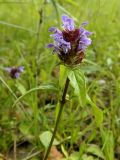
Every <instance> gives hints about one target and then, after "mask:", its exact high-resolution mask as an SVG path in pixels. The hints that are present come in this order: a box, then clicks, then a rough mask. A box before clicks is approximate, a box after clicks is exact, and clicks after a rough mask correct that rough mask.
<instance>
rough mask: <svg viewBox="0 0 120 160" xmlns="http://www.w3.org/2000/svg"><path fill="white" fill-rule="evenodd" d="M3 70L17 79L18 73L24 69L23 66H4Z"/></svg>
mask: <svg viewBox="0 0 120 160" xmlns="http://www.w3.org/2000/svg"><path fill="white" fill-rule="evenodd" d="M5 70H6V71H7V72H8V73H9V75H10V77H11V78H13V79H17V78H19V77H20V73H21V72H23V71H24V67H23V66H20V67H6V68H5Z"/></svg>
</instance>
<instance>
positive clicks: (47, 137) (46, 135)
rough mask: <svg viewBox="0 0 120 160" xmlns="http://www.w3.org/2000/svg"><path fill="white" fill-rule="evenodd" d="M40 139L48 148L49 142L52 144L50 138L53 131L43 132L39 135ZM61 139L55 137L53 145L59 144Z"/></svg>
mask: <svg viewBox="0 0 120 160" xmlns="http://www.w3.org/2000/svg"><path fill="white" fill-rule="evenodd" d="M39 138H40V141H41V143H42V144H43V146H44V147H45V148H48V146H49V144H50V140H51V138H52V133H51V132H50V131H45V132H43V133H42V134H40V135H39ZM58 144H59V141H57V140H56V139H54V141H53V145H58Z"/></svg>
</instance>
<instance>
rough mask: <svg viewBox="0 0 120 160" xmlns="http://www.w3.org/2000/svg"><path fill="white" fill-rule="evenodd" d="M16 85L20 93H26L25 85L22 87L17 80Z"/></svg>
mask: <svg viewBox="0 0 120 160" xmlns="http://www.w3.org/2000/svg"><path fill="white" fill-rule="evenodd" d="M16 87H17V88H18V90H19V91H20V92H21V93H22V94H25V93H26V89H25V87H24V86H23V85H22V84H21V83H19V82H17V84H16Z"/></svg>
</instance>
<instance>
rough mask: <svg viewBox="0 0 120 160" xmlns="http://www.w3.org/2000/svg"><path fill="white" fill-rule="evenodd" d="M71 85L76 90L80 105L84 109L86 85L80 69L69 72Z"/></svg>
mask: <svg viewBox="0 0 120 160" xmlns="http://www.w3.org/2000/svg"><path fill="white" fill-rule="evenodd" d="M68 78H69V80H70V84H71V85H72V87H73V88H74V92H75V95H76V96H78V97H79V102H80V105H81V106H82V107H83V106H85V103H86V83H85V77H84V74H83V73H82V72H81V71H80V69H73V70H68Z"/></svg>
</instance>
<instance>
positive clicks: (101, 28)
mask: <svg viewBox="0 0 120 160" xmlns="http://www.w3.org/2000/svg"><path fill="white" fill-rule="evenodd" d="M39 13H41V14H39ZM63 14H66V15H68V16H71V17H72V18H74V20H75V22H76V26H77V27H79V26H80V24H81V23H82V22H85V21H89V24H88V25H87V26H86V28H87V29H88V30H90V31H92V32H93V33H94V34H93V35H92V36H91V38H92V41H93V42H92V45H91V46H90V47H89V48H88V50H87V52H86V60H85V61H84V62H83V63H82V64H81V69H82V70H83V71H84V73H85V76H86V81H87V90H88V93H89V95H90V97H91V98H92V100H93V101H94V102H95V103H96V104H97V106H98V107H100V108H101V110H102V111H103V113H104V122H103V124H102V127H100V128H97V126H96V124H95V120H94V117H93V114H92V109H91V107H90V106H89V105H86V106H85V107H84V108H82V107H81V106H80V104H79V103H78V100H77V98H76V97H74V94H73V89H72V88H71V87H70V88H69V92H68V95H67V98H68V102H67V103H66V105H65V109H64V113H63V116H62V122H61V123H60V126H59V129H58V132H57V136H56V137H57V139H58V141H59V142H62V143H61V145H59V146H58V149H59V150H60V151H61V152H62V153H63V155H64V156H65V158H66V159H69V160H99V159H104V160H119V159H120V1H119V0H64V1H63V0H47V1H43V0H13V1H12V0H0V153H1V155H2V156H6V157H7V158H8V159H12V158H11V157H12V152H13V144H14V141H15V139H16V141H17V159H18V160H19V159H22V160H23V159H25V157H29V155H28V154H29V153H30V155H32V154H33V153H37V152H38V151H39V152H40V153H41V152H42V151H43V150H44V149H45V146H44V143H46V142H43V143H42V142H41V139H40V135H41V134H43V133H46V131H51V130H52V129H53V127H54V122H55V118H56V115H57V111H58V99H60V97H61V94H62V93H61V88H62V87H61V86H63V84H64V80H63V81H62V82H60V85H59V65H58V62H59V60H58V58H57V56H56V55H52V51H51V50H49V49H47V48H46V45H47V44H48V43H49V42H51V41H52V40H51V39H50V36H49V35H50V33H49V32H48V29H49V28H50V27H51V26H57V27H58V28H61V15H63ZM19 65H22V66H25V71H24V73H23V74H22V75H21V77H20V79H18V80H12V79H11V78H10V77H9V76H8V74H7V73H5V71H4V67H8V66H19ZM63 79H64V78H63ZM43 84H44V85H48V88H49V85H51V84H52V85H53V86H54V87H53V88H49V89H46V88H45V89H42V90H37V89H39V88H38V87H39V86H40V85H43ZM58 86H59V87H58ZM36 87H37V89H35V90H36V91H34V92H30V93H29V94H27V95H26V96H24V97H23V98H22V99H21V100H20V103H17V104H16V106H15V107H14V108H12V105H13V104H14V102H15V99H16V98H17V97H19V96H21V95H23V94H24V93H26V91H27V90H30V89H32V88H36ZM56 87H57V88H58V90H57V91H56V90H55V89H54V88H56ZM43 88H44V87H43ZM43 141H44V140H43ZM25 146H27V147H25ZM33 149H34V150H33ZM21 150H23V153H24V154H23V155H22V154H19V152H20V151H21ZM31 150H33V151H31ZM21 155H22V156H21ZM41 155H42V154H41ZM39 158H40V157H39V155H37V156H33V158H31V160H32V159H33V160H35V159H36V160H37V159H39Z"/></svg>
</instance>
